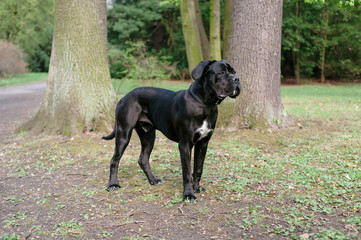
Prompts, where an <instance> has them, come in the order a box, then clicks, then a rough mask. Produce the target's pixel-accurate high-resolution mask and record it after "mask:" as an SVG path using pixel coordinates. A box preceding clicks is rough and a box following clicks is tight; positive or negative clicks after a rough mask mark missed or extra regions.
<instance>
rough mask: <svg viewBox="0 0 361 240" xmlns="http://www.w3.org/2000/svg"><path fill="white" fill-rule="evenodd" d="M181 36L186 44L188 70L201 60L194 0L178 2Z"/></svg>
mask: <svg viewBox="0 0 361 240" xmlns="http://www.w3.org/2000/svg"><path fill="white" fill-rule="evenodd" d="M180 10H181V18H182V30H183V37H184V41H185V44H186V52H187V60H188V69H189V72H191V71H192V70H193V68H194V67H195V66H196V65H197V64H198V63H199V62H200V61H202V60H203V54H202V46H201V40H200V34H199V29H198V26H197V24H195V23H196V22H197V20H196V10H195V5H194V0H181V2H180Z"/></svg>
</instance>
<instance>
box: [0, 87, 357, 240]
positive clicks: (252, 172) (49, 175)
mask: <svg viewBox="0 0 361 240" xmlns="http://www.w3.org/2000/svg"><path fill="white" fill-rule="evenodd" d="M164 84H167V82H164ZM170 84H172V83H170ZM187 86H189V83H179V84H177V86H176V84H172V87H174V88H173V89H174V90H177V88H181V89H184V88H187ZM282 99H283V104H284V105H285V107H286V108H287V110H288V112H289V113H290V114H291V115H292V116H293V118H294V119H295V123H296V124H295V126H294V127H292V128H289V129H281V130H273V131H251V130H247V129H241V130H239V131H237V132H231V133H230V132H224V131H221V130H219V129H216V131H215V134H214V136H213V138H212V140H211V142H210V144H209V149H208V153H207V157H206V162H205V167H204V174H203V177H202V181H201V184H202V186H204V187H205V188H206V189H207V191H206V192H205V193H202V194H198V195H197V197H198V202H197V203H194V204H190V203H187V202H182V201H181V194H182V175H181V167H180V164H179V153H178V148H177V145H176V144H174V143H172V142H170V141H168V140H166V139H165V137H164V136H162V135H161V134H158V137H157V140H156V143H155V147H154V151H153V153H152V163H151V165H152V169H153V172H154V174H155V175H156V176H158V177H160V178H162V179H163V180H165V184H163V185H160V186H150V185H149V184H148V183H147V180H146V178H145V176H144V174H143V173H142V171H141V170H140V168H139V166H138V165H137V159H138V156H139V152H140V146H139V140H138V138H137V136H136V134H133V137H132V140H131V142H130V144H129V146H128V148H127V150H126V152H125V153H124V155H123V158H122V160H121V164H120V168H119V173H118V176H119V178H120V183H121V185H122V188H121V189H120V190H119V191H116V192H110V193H108V192H107V191H105V187H106V184H107V178H108V168H109V160H110V158H111V156H112V152H113V144H114V143H113V142H106V141H101V140H100V139H99V138H100V136H101V135H102V134H99V133H88V134H82V135H79V136H75V137H73V138H67V137H61V136H56V137H46V136H44V137H37V138H25V139H24V136H18V137H17V136H15V137H14V138H13V139H12V140H11V141H10V142H9V143H6V144H5V145H4V146H3V147H2V149H1V154H0V163H1V165H2V168H0V176H2V177H1V182H2V186H3V187H2V188H0V196H2V199H0V201H1V203H2V206H4V207H3V208H1V209H0V216H1V218H0V239H2V238H3V239H17V236H24V235H26V233H28V232H31V237H34V238H42V239H58V238H59V239H62V238H65V239H69V238H70V239H76V238H79V239H99V238H104V239H113V238H116V239H185V238H191V239H300V240H301V239H360V238H361V184H360V182H361V147H360V146H361V121H360V120H361V119H360V116H361V85H341V86H309V85H306V86H297V87H286V88H283V89H282ZM19 238H20V237H19ZM22 238H24V237H22Z"/></svg>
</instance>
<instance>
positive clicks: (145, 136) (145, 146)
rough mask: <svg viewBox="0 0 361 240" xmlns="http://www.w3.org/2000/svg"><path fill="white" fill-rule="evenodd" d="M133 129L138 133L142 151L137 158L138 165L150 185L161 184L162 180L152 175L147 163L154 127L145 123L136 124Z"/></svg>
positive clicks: (153, 137) (153, 136)
mask: <svg viewBox="0 0 361 240" xmlns="http://www.w3.org/2000/svg"><path fill="white" fill-rule="evenodd" d="M135 130H136V131H137V133H138V136H139V139H140V143H141V145H142V151H141V153H140V156H139V160H138V164H139V166H140V167H141V168H142V170H143V172H144V173H145V175H146V176H147V178H148V181H149V183H150V184H151V185H159V184H163V183H164V182H163V181H162V180H161V179H158V178H155V177H154V175H153V173H152V170H151V169H150V165H149V158H150V154H151V153H152V150H153V146H154V140H155V129H154V128H153V127H152V126H150V125H148V124H147V125H146V126H140V125H137V126H136V127H135Z"/></svg>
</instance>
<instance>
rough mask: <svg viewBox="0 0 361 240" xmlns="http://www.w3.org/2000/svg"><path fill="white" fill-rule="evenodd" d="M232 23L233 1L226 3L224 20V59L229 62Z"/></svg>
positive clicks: (226, 0)
mask: <svg viewBox="0 0 361 240" xmlns="http://www.w3.org/2000/svg"><path fill="white" fill-rule="evenodd" d="M231 23H232V0H225V1H224V20H223V59H227V60H228V51H229V42H230V36H231Z"/></svg>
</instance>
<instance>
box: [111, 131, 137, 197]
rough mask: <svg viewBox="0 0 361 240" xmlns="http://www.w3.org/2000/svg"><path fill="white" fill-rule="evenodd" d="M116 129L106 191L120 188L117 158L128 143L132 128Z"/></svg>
mask: <svg viewBox="0 0 361 240" xmlns="http://www.w3.org/2000/svg"><path fill="white" fill-rule="evenodd" d="M116 131H117V132H116V137H115V149H114V155H113V157H112V160H111V161H110V176H109V184H108V191H110V190H116V189H118V188H120V186H119V180H118V167H119V160H120V158H121V157H122V156H123V153H124V150H125V148H126V147H127V146H128V144H129V141H130V138H131V136H132V131H133V129H132V128H130V129H127V130H126V131H124V129H121V128H117V129H116Z"/></svg>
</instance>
